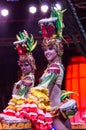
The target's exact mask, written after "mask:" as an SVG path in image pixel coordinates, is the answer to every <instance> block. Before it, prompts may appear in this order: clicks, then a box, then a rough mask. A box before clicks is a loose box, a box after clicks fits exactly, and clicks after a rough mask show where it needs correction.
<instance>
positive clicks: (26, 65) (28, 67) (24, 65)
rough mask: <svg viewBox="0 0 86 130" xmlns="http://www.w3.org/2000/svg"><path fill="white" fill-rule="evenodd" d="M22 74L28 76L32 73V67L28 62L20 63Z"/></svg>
mask: <svg viewBox="0 0 86 130" xmlns="http://www.w3.org/2000/svg"><path fill="white" fill-rule="evenodd" d="M20 68H21V71H22V74H24V75H26V74H29V73H30V72H32V67H31V65H30V63H29V62H28V61H25V62H22V63H20Z"/></svg>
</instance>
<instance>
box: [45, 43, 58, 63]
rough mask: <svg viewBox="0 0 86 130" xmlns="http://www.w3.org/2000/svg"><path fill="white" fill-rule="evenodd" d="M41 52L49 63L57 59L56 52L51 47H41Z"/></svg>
mask: <svg viewBox="0 0 86 130" xmlns="http://www.w3.org/2000/svg"><path fill="white" fill-rule="evenodd" d="M43 50H44V55H45V57H46V59H47V60H48V62H49V63H50V62H53V61H55V59H57V51H56V50H55V48H54V47H53V46H52V45H49V46H46V47H43Z"/></svg>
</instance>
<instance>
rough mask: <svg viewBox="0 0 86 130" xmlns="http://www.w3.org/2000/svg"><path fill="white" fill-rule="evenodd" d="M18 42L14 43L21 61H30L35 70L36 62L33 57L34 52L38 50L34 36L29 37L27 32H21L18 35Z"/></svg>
mask: <svg viewBox="0 0 86 130" xmlns="http://www.w3.org/2000/svg"><path fill="white" fill-rule="evenodd" d="M16 38H17V41H15V42H13V44H14V45H15V46H16V49H17V51H18V54H19V61H20V62H24V61H26V60H27V61H28V62H29V63H30V64H31V65H32V67H33V68H34V69H35V68H36V66H35V60H34V58H33V56H32V51H33V50H34V49H35V48H36V45H37V41H34V37H33V35H32V34H30V36H29V35H28V33H27V31H25V30H24V31H23V32H19V34H18V35H16Z"/></svg>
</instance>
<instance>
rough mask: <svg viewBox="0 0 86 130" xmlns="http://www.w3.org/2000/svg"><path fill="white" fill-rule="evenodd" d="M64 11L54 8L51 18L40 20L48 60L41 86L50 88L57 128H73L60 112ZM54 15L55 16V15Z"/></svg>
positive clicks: (54, 121) (67, 129) (54, 120)
mask: <svg viewBox="0 0 86 130" xmlns="http://www.w3.org/2000/svg"><path fill="white" fill-rule="evenodd" d="M54 14H55V15H54ZM62 14H63V12H62V11H57V12H56V10H55V9H54V8H52V13H51V16H52V17H51V18H46V19H42V20H40V21H39V24H40V27H41V30H42V35H43V38H44V39H43V42H42V48H43V50H44V55H45V57H46V59H47V61H48V65H47V69H46V70H45V72H44V74H43V75H42V77H41V79H40V80H41V83H40V84H39V86H46V87H47V88H48V90H49V98H50V101H51V108H52V112H51V113H52V116H53V125H54V126H55V128H56V130H63V129H64V130H71V124H70V121H69V119H68V117H66V118H64V117H63V116H62V115H61V113H58V109H57V108H58V107H57V106H59V107H60V105H62V104H61V101H60V95H61V85H62V81H63V76H64V66H63V64H62V60H61V58H62V55H63V51H64V50H63V45H62V42H61V40H62V29H63V27H64V24H63V21H62ZM53 16H54V17H53Z"/></svg>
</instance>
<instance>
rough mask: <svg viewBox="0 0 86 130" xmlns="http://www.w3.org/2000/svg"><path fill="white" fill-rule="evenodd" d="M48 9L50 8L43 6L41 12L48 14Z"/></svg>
mask: <svg viewBox="0 0 86 130" xmlns="http://www.w3.org/2000/svg"><path fill="white" fill-rule="evenodd" d="M48 8H49V7H48V6H47V5H42V6H41V11H42V12H44V13H46V12H47V10H48Z"/></svg>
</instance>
